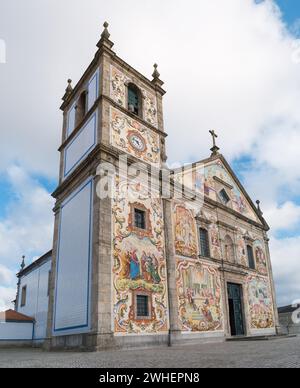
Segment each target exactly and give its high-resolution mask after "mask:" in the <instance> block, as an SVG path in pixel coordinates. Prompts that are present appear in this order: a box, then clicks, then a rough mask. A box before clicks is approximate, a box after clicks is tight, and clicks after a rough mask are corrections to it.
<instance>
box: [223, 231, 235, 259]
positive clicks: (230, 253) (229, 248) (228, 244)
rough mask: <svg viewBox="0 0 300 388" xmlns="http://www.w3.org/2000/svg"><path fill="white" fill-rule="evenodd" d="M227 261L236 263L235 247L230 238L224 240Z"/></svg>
mask: <svg viewBox="0 0 300 388" xmlns="http://www.w3.org/2000/svg"><path fill="white" fill-rule="evenodd" d="M224 250H225V260H226V261H229V262H230V263H234V245H233V241H232V239H231V237H230V236H226V237H225V240H224Z"/></svg>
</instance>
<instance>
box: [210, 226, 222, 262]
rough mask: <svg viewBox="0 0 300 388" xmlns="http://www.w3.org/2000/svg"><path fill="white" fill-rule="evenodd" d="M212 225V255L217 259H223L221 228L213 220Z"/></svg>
mask: <svg viewBox="0 0 300 388" xmlns="http://www.w3.org/2000/svg"><path fill="white" fill-rule="evenodd" d="M212 222H213V223H212V224H211V225H210V239H211V250H212V252H211V254H212V257H213V258H215V259H221V256H222V253H221V243H220V238H219V228H218V226H217V225H216V223H215V220H214V219H213V218H212Z"/></svg>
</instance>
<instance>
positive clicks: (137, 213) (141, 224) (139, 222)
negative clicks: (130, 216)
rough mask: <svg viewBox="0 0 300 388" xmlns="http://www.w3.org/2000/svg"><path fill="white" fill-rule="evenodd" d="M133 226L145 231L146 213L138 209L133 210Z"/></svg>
mask: <svg viewBox="0 0 300 388" xmlns="http://www.w3.org/2000/svg"><path fill="white" fill-rule="evenodd" d="M134 226H135V227H136V228H138V229H144V230H145V229H146V213H145V212H144V211H143V210H140V209H134Z"/></svg>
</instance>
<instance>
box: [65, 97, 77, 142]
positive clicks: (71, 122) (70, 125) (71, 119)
mask: <svg viewBox="0 0 300 388" xmlns="http://www.w3.org/2000/svg"><path fill="white" fill-rule="evenodd" d="M75 122H76V105H75V104H74V105H73V106H72V108H71V109H70V111H69V113H68V122H67V137H68V136H69V135H70V134H71V133H72V132H73V131H74V129H75Z"/></svg>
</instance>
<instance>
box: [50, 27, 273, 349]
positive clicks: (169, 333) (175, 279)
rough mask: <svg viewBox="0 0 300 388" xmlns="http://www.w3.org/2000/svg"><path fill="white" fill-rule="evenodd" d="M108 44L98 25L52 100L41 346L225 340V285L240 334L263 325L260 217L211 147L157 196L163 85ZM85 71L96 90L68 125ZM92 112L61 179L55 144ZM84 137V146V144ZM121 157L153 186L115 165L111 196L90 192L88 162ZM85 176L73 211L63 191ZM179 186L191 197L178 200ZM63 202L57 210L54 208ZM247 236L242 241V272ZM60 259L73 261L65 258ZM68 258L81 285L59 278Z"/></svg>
mask: <svg viewBox="0 0 300 388" xmlns="http://www.w3.org/2000/svg"><path fill="white" fill-rule="evenodd" d="M112 47H113V43H112V42H111V41H110V40H109V34H108V31H107V29H106V28H105V30H104V33H103V34H102V37H101V40H100V42H99V43H98V48H99V50H98V52H97V53H96V55H95V58H94V60H93V62H92V64H91V65H90V67H89V68H88V69H87V71H86V73H85V74H84V75H83V77H82V79H81V80H80V81H79V83H78V84H77V86H76V87H75V88H74V89H72V88H71V87H70V86H69V88H68V89H67V91H66V94H65V96H64V103H63V105H62V110H63V112H64V125H63V135H62V139H63V142H62V146H61V148H60V152H61V164H60V183H59V187H58V188H57V190H56V191H55V193H54V196H55V198H56V201H57V202H56V207H55V215H56V218H55V220H56V221H55V232H54V247H53V261H52V272H51V274H52V277H51V287H50V303H49V314H48V335H47V337H48V340H47V342H46V347H47V348H62V347H63V348H64V347H68V348H74V347H75V348H87V349H91V350H97V349H105V348H116V347H130V346H139V345H141V346H145V345H156V344H165V345H167V344H172V343H176V342H177V341H191V340H192V341H200V340H201V339H207V338H212V339H214V338H220V339H225V338H226V337H230V336H231V335H232V327H231V325H232V321H231V320H230V308H231V306H230V300H229V299H230V298H229V295H228V285H229V284H235V285H238V286H239V287H240V290H241V300H240V302H241V317H242V318H241V319H242V321H243V326H244V335H265V334H275V333H276V327H277V326H278V317H277V313H276V311H277V309H276V301H275V293H274V284H273V276H272V269H271V261H270V255H269V250H268V238H267V231H268V226H267V224H266V222H265V221H264V219H263V217H262V214H261V212H260V210H259V209H257V207H256V206H254V205H253V203H252V201H251V199H250V198H249V197H248V195H247V193H246V192H245V190H244V189H243V187H242V186H241V184H240V183H239V181H238V180H237V178H236V177H235V175H234V173H233V172H232V170H231V169H230V167H229V166H228V164H227V162H226V160H225V159H224V157H223V156H222V155H220V154H213V155H212V156H211V157H210V158H208V159H206V160H204V161H203V162H202V163H201V166H202V167H201V169H200V170H198V169H197V168H194V165H191V166H190V168H188V169H187V171H185V172H184V173H181V172H180V171H179V170H178V171H174V174H173V178H172V182H171V186H172V196H171V198H166V197H164V196H163V195H162V194H161V187H164V185H165V183H166V182H164V181H163V175H160V174H159V172H160V171H162V169H165V168H166V167H165V161H166V148H165V138H166V134H165V132H164V121H163V109H162V98H163V95H164V94H165V92H164V90H163V89H162V86H163V83H162V81H161V80H160V79H159V75H158V73H157V70H155V73H154V75H153V80H152V81H149V80H148V79H147V78H145V77H144V76H143V75H141V74H140V73H138V72H137V71H136V70H135V69H133V68H132V67H131V66H129V65H128V64H126V63H125V62H124V61H123V60H122V59H120V58H119V57H117V55H116V54H115V53H114V52H113V51H112ZM95 72H97V74H99V76H98V77H97V80H98V82H99V84H98V85H97V88H96V89H97V93H96V94H94V100H93V102H92V103H91V102H90V103H89V107H88V110H87V112H86V115H85V117H83V118H82V120H81V121H79V122H78V123H77V124H74V125H73V126H74V128H73V131H71V132H70V133H69V132H68V128H69V117H70V109H73V107H74V106H75V107H76V106H77V109H78V104H79V103H78V101H79V99H80V96H81V95H82V92H84V91H85V90H86V88H87V85H89V82H88V80H89V79H91V78H92V77H93V74H95ZM130 84H134V85H135V86H136V87H137V88H138V89H139V90H140V92H141V108H142V109H141V112H140V114H139V115H138V116H137V115H135V114H133V113H132V112H131V111H130V110H128V109H127V107H128V97H127V93H128V87H129V85H130ZM74 104H75V105H74ZM95 112H97V117H98V120H97V121H96V124H95V133H91V134H89V133H87V134H86V138H85V140H84V144H82V145H80V146H78V147H77V146H76V147H77V148H76V149H75V150H74V153H75V154H76V158H75V157H74V166H73V168H71V169H70V173H69V174H67V176H66V175H65V174H64V171H65V163H66V157H65V153H66V150H67V149H69V147H70V144H72V142H74V139H76V136H77V135H78V134H80V133H81V130H82V128H84V127H85V125H86V123H88V121H89V120H90V118H91V117H93V114H95ZM89 136H92V138H89ZM90 144H92V145H93V146H92V147H88V146H87V145H90ZM81 154H82V155H81ZM121 155H126V156H127V162H126V163H127V164H128V166H130V165H131V164H132V163H134V162H142V163H143V166H144V169H145V171H146V172H148V171H149V170H150V169H151V168H152V169H153V168H154V170H155V171H156V172H158V175H157V176H158V179H157V182H156V186H155V189H154V193H155V194H156V195H154V196H153V190H152V196H149V188H148V186H147V183H148V182H147V178H146V179H145V178H139V180H134V181H133V180H124V179H123V175H122V173H121V171H119V173H116V174H113V176H112V177H110V180H109V181H108V182H110V184H111V187H112V189H113V190H114V191H115V195H114V196H113V198H112V199H110V198H105V199H101V198H100V197H99V196H98V189H99V188H100V187H101V181H100V177H99V174H98V172H99V171H98V170H97V168H98V165H99V163H101V162H102V163H103V162H106V163H110V165H112V166H114V167H117V166H118V163H119V157H120V156H121ZM80 156H81V157H80ZM86 181H92V182H93V185H92V187H93V189H92V190H93V193H92V195H91V196H90V197H88V196H87V197H85V201H86V202H85V203H86V205H85V206H86V207H85V208H83V207H82V206H83V205H82V201H79V202H73V201H75V200H74V193H75V192H76V193H77V192H78V191H80V187H82V185H83V184H84V182H86ZM183 186H185V187H186V188H187V189H188V190H192V191H193V192H195V193H196V194H197V193H198V194H199V196H198V195H196V197H195V198H189V197H188V196H187V195H184V196H183V197H181V198H179V197H178V195H177V194H178V193H179V192H180V191H181V190H182V187H183ZM222 190H225V191H226V194H227V196H228V203H227V204H226V205H224V203H223V202H222V200H221V198H220V192H221V191H222ZM129 194H130V195H129ZM89 201H90V202H89ZM66 204H68V209H69V210H68V211H66V210H64V213H63V209H65V206H66ZM84 209H91V214H89V217H90V218H88V219H87V220H86V221H85V222H86V228H84V226H82V225H85V224H81V222H80V219H85V218H84V216H87V214H86V213H85V214H82V216H80V217H78V214H77V215H76V216H75V214H73V212H80V211H83V212H84ZM135 209H138V210H140V211H142V212H144V214H145V217H146V218H145V227H144V228H143V230H141V229H139V228H137V227H136V225H135V219H134V212H135ZM62 214H64V217H65V218H64V222H63V224H62ZM88 220H90V223H89V222H88ZM78 223H80V225H81V226H80V227H81V229H80V233H79V228H78V227H77V225H78ZM65 225H68V227H66V226H65ZM200 229H202V230H203V229H204V230H206V232H207V236H208V251H209V254H207V255H206V256H203V255H202V252H201V246H200V235H199V230H200ZM88 232H90V233H88ZM80 236H86V237H80ZM80 238H82V239H83V240H82V241H81V244H80V245H82V244H83V245H84V246H85V247H86V250H85V251H83V250H82V251H81V253H80V254H79V253H78V250H79V248H76V249H75V247H77V243H74V244H72V239H76V240H77V239H80ZM63 244H65V245H63ZM72 245H74V248H72ZM247 245H248V246H251V248H252V250H253V256H254V260H255V268H253V269H250V267H249V262H248V256H247ZM84 252H86V253H84ZM88 256H89V257H88ZM72 260H74V263H76V265H75V264H74V266H73V267H72ZM68 265H69V266H70V273H72V274H73V276H75V278H76V279H77V275H76V274H74V271H78V279H82V277H80V276H79V275H80V273H81V269H80V265H81V266H82V271H83V272H84V274H85V279H88V280H85V281H86V282H87V281H88V282H89V286H88V288H87V287H85V286H86V284H83V283H80V282H81V281H82V280H80V281H79V282H72V279H68V276H67V273H68V267H67V266H68ZM77 266H78V267H77ZM71 267H72V268H71ZM62 274H64V275H63V276H65V277H66V279H65V280H66V282H65V283H64V293H63V294H60V293H59V292H58V291H57V284H60V283H59V282H61V281H62V280H61V278H60V276H62ZM76 287H79V288H80V287H82V290H87V289H88V292H87V298H86V299H80V309H79V308H78V305H77V304H76V303H77V300H76V298H74V295H77V291H78V290H77V289H76ZM60 295H62V297H63V298H64V303H66V304H68V307H67V310H68V311H69V312H70V314H71V313H72V311H73V321H72V322H73V326H74V329H72V327H71V326H70V325H66V327H65V328H64V326H63V323H61V326H60V331H59V332H55V329H54V328H55V324H56V320H57V315H56V307H57V305H58V304H59V303H60V302H61V301H60V300H58V298H60ZM80 295H81V294H80ZM137 296H142V297H143V296H144V297H146V298H147V299H145V300H147V301H148V302H147V303H148V305H147V306H146V307H147V309H148V314H147V316H145V317H141V316H138V314H137V305H136V304H137ZM77 299H78V298H77ZM78 303H79V302H78ZM60 306H61V303H60ZM75 311H76V314H78V315H76V314H75ZM85 314H88V319H87V321H88V325H87V326H85V327H84V329H81V328H80V324H78V325H76V319H77V320H78V323H80V322H85V318H86V316H85ZM64 329H65V330H66V331H64Z"/></svg>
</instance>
